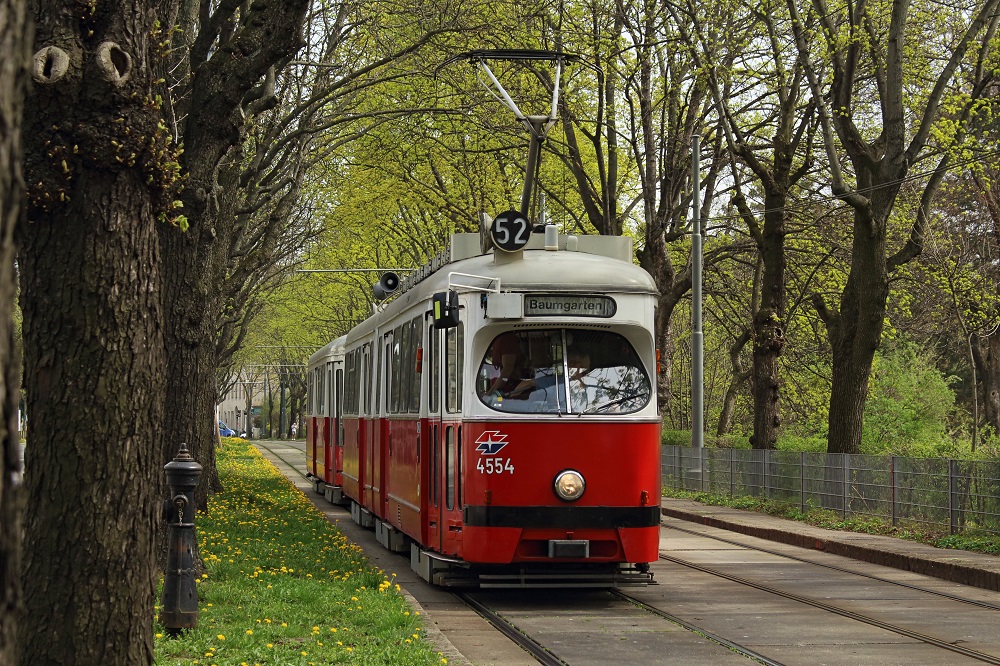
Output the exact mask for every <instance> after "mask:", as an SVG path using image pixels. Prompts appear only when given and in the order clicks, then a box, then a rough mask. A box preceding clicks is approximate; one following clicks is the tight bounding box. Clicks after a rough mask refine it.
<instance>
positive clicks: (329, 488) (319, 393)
mask: <svg viewBox="0 0 1000 666" xmlns="http://www.w3.org/2000/svg"><path fill="white" fill-rule="evenodd" d="M345 340H346V336H341V337H339V338H337V339H336V340H334V341H333V342H330V343H329V344H327V345H325V346H324V347H322V348H320V349H319V350H318V351H316V352H315V353H314V354H313V355H312V356H310V357H309V367H308V379H307V382H308V383H307V386H308V396H309V397H308V401H307V405H306V406H307V409H306V411H307V413H308V416H307V418H306V474H307V476H309V478H311V479H312V481H313V485H314V487H315V488H316V491H317V492H319V493H320V494H323V495H325V496H326V499H328V500H329V501H331V502H334V503H338V504H339V503H341V502H343V500H344V497H343V492H342V490H341V489H342V487H343V485H344V481H343V470H344V439H343V433H344V423H343V420H342V419H341V415H340V408H341V405H342V404H343V403H342V399H341V394H342V393H343V391H344V341H345Z"/></svg>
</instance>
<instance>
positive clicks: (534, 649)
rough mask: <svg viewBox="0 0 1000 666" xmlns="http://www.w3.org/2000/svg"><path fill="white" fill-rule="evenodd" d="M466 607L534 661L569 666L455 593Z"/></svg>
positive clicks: (499, 617) (500, 618) (484, 608)
mask: <svg viewBox="0 0 1000 666" xmlns="http://www.w3.org/2000/svg"><path fill="white" fill-rule="evenodd" d="M454 594H455V596H456V597H458V598H459V599H460V600H461V601H462V602H463V603H464V604H465V605H466V606H468V607H469V608H471V609H472V610H474V611H475V612H476V613H478V614H479V616H480V617H482V618H483V619H484V620H486V621H487V622H489V623H490V624H491V625H492V626H493V628H494V629H496V630H497V631H499V632H500V633H502V634H503V635H504V636H506V637H507V638H509V639H510V640H511V641H513V642H514V643H515V644H516V645H517V646H518V647H520V648H521V649H523V650H525V651H526V652H527V653H528V654H530V655H531V656H532V657H534V658H535V660H536V661H538V663H540V664H544V665H545V666H569V665H568V664H567V663H566V662H565V661H563V660H562V659H560V658H559V657H557V656H555V655H554V654H552V653H551V652H549V651H548V650H547V649H546V648H545V647H544V646H543V645H542V644H541V643H538V642H537V641H535V639H533V638H531V637H530V636H528V635H526V634H525V633H523V632H522V631H521V630H520V629H518V628H517V627H516V626H515V625H513V624H511V623H510V622H508V621H507V620H506V619H505V618H504V617H503V616H502V615H500V614H499V613H497V612H496V611H493V610H491V609H490V608H489V607H487V606H485V605H484V604H483V603H481V602H479V601H477V600H476V599H473V598H472V597H471V596H469V595H468V594H466V593H464V592H455V593H454Z"/></svg>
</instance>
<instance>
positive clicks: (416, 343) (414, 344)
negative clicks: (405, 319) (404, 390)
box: [408, 317, 423, 414]
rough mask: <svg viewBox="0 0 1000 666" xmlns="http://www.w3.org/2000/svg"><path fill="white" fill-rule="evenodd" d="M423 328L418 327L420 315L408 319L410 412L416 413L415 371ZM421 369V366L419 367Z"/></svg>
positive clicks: (417, 381) (416, 389) (418, 406)
mask: <svg viewBox="0 0 1000 666" xmlns="http://www.w3.org/2000/svg"><path fill="white" fill-rule="evenodd" d="M421 333H423V330H422V329H421V328H420V317H416V318H414V319H412V320H411V321H410V351H411V352H412V354H411V355H410V367H409V369H408V371H409V373H410V374H409V377H410V412H411V413H413V414H416V413H418V412H419V411H420V374H421V373H419V372H417V350H418V349H420V347H421V343H422V342H423V339H422V335H421ZM421 370H423V368H421Z"/></svg>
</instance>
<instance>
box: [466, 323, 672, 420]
mask: <svg viewBox="0 0 1000 666" xmlns="http://www.w3.org/2000/svg"><path fill="white" fill-rule="evenodd" d="M476 388H477V392H478V394H479V399H480V400H481V401H482V402H483V403H484V404H485V405H487V406H488V407H490V408H492V409H495V410H497V411H500V412H508V413H542V414H629V413H632V412H637V411H639V410H640V409H642V408H643V407H645V406H646V405H647V404H648V403H649V400H650V397H651V396H652V391H651V387H650V381H649V376H648V375H647V374H646V370H645V368H644V367H643V365H642V362H641V361H640V359H639V355H638V354H637V353H636V351H635V349H634V348H633V347H632V345H631V344H630V343H629V341H628V340H626V339H625V338H624V337H622V336H621V335H619V334H617V333H611V332H609V331H589V330H580V329H567V328H554V329H532V330H524V331H507V332H505V333H501V334H500V335H498V336H497V337H496V338H494V339H493V341H492V342H491V343H490V346H489V348H488V349H487V350H486V355H485V356H484V357H483V361H482V363H481V364H480V366H479V374H478V375H477V378H476Z"/></svg>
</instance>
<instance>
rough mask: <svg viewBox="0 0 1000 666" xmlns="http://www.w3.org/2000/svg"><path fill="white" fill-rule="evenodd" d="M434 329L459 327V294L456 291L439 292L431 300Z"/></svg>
mask: <svg viewBox="0 0 1000 666" xmlns="http://www.w3.org/2000/svg"><path fill="white" fill-rule="evenodd" d="M431 303H432V305H431V307H432V308H433V311H432V312H433V315H434V328H454V327H456V326H458V292H456V291H455V290H454V289H449V290H448V291H439V292H438V293H436V294H434V296H433V297H432V299H431Z"/></svg>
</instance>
